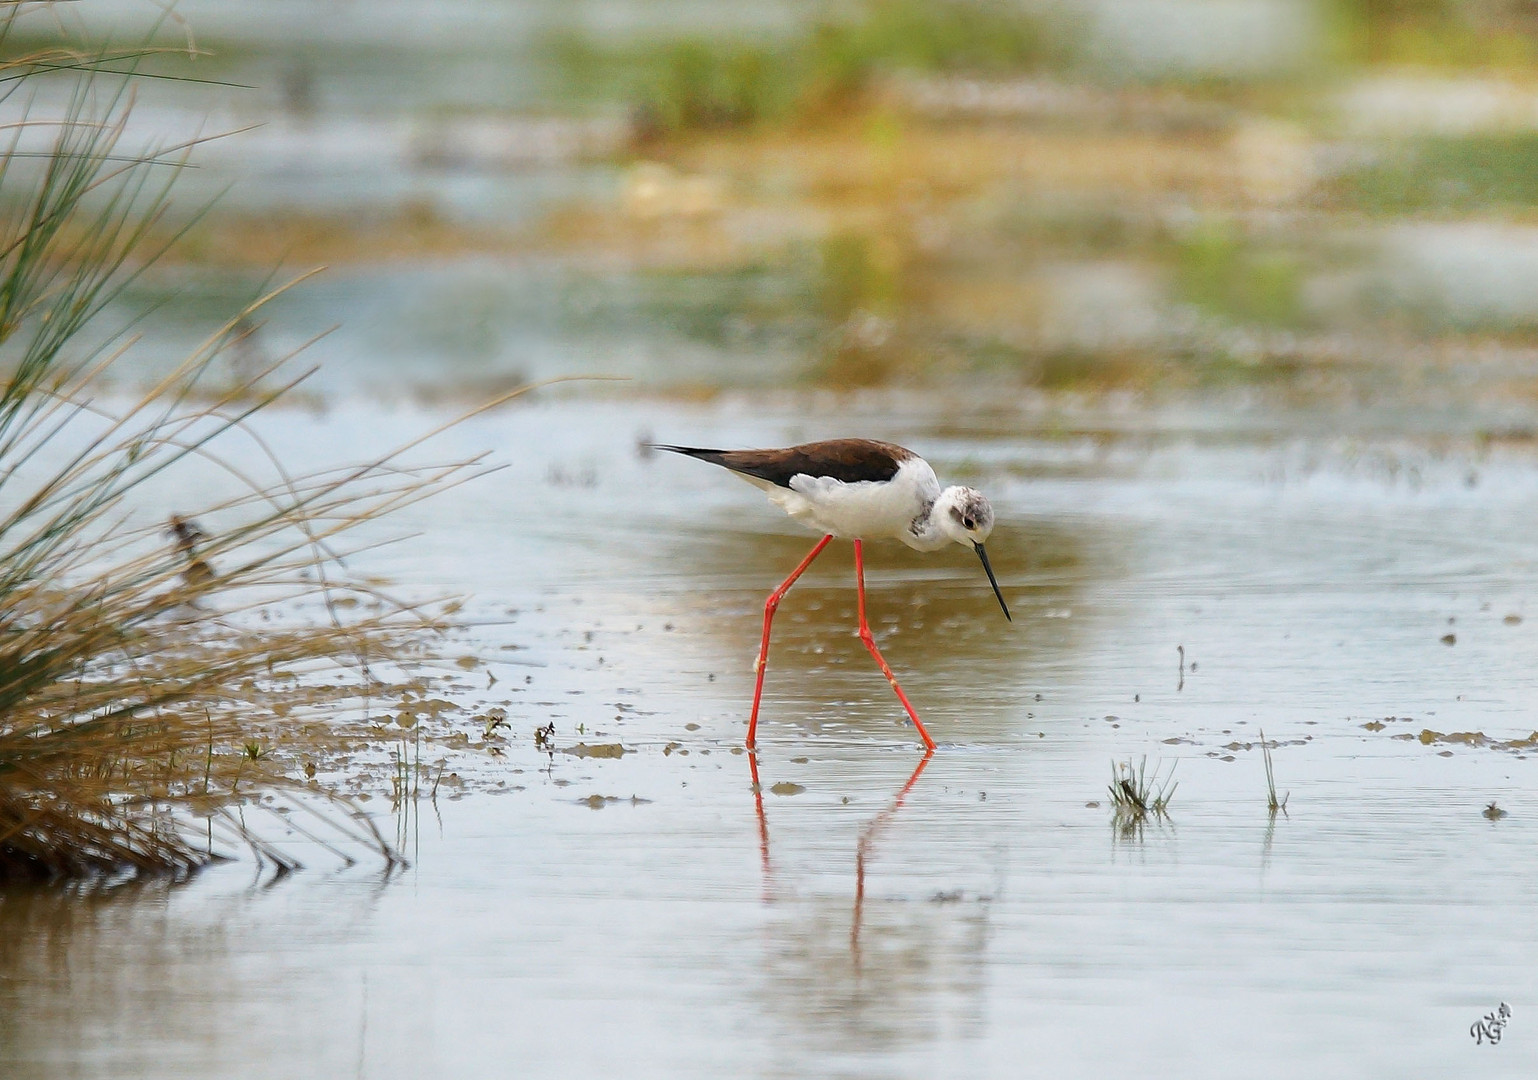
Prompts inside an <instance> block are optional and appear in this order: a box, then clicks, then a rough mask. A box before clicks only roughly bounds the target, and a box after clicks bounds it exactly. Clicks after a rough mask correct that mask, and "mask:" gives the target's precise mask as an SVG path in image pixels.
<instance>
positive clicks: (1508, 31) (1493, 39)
mask: <svg viewBox="0 0 1538 1080" xmlns="http://www.w3.org/2000/svg"><path fill="white" fill-rule="evenodd" d="M1325 12H1326V16H1327V22H1328V24H1329V26H1330V29H1331V30H1332V32H1333V33H1332V36H1333V38H1334V39H1335V42H1336V49H1337V51H1338V52H1339V53H1340V54H1341V57H1342V59H1344V60H1346V61H1348V62H1350V63H1358V64H1413V65H1420V66H1442V67H1502V68H1510V67H1530V66H1532V65H1533V63H1534V61H1535V59H1538V4H1534V3H1532V0H1331V2H1330V3H1329V4H1328V5H1327V6H1326V8H1325Z"/></svg>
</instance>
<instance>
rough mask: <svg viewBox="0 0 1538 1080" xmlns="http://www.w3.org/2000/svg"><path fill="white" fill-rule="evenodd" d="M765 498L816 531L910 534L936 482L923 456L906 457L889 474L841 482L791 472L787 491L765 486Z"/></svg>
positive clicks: (930, 500)
mask: <svg viewBox="0 0 1538 1080" xmlns="http://www.w3.org/2000/svg"><path fill="white" fill-rule="evenodd" d="M768 490H769V501H770V502H772V503H774V504H775V505H776V506H778V507H780V509H782V510H784V511H785V512H786V513H787V514H789V515H790V516H791V517H792V518H794V519H795V520H796V521H799V522H801V523H802V524H803V525H806V526H807V527H808V528H811V529H815V530H817V531H818V532H824V533H832V534H833V535H834V536H839V537H844V538H846V539H857V538H858V539H875V538H878V537H888V536H890V537H896V538H898V539H906V538H908V537H909V536H910V535H911V534H910V532H909V528H910V526H911V525H912V524H913V519H914V518H915V517H917V516H918V515H920V514H922V513H924V512H925V510H926V509H927V508H928V507H929V506H930V505H931V504H932V503H933V502H934V501H935V499H936V498H938V497H939V494H940V481H939V480H938V479H936V477H935V471H934V470H933V469H931V468H930V467H929V463H928V462H926V461H924V460H923V459H922V458H909V459H908V460H907V461H905V462H903V463H902V464H901V465H899V466H898V467H897V474H896V475H895V476H893V477H892V479H890V480H887V481H883V482H880V483H876V482H871V481H859V482H857V483H853V484H846V483H844V482H843V481H841V480H831V479H829V478H827V477H825V476H808V475H806V474H804V473H803V474H801V475H798V476H793V477H791V481H790V490H788V491H787V490H786V489H785V488H782V487H770V488H769V489H768Z"/></svg>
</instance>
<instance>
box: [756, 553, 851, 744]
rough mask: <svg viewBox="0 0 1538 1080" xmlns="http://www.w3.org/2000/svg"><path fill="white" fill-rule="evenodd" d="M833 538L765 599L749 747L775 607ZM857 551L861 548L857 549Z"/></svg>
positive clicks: (802, 561)
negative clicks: (762, 637)
mask: <svg viewBox="0 0 1538 1080" xmlns="http://www.w3.org/2000/svg"><path fill="white" fill-rule="evenodd" d="M832 539H833V535H832V534H831V533H830V534H828V535H827V536H824V537H823V538H822V539H821V540H819V541H817V546H816V547H814V548H813V549H812V553H811V554H810V555H808V556H807V557H806V558H804V559H802V560H801V565H800V566H798V567H796V568H795V569H794V570H792V571H791V573H790V577H788V578H786V579H785V581H784V583H782V584H781V585H780V587H779V588H778V589H775V590H774V592H772V593H770V594H769V599H767V600H765V601H764V640H763V642H762V643H760V644H759V646H758V662H757V663H756V664H754V665H753V670H754V671H756V672H758V682H757V684H756V685H754V687H753V714H752V715H751V716H750V717H748V749H749V750H751V749H753V743H754V738H755V736H756V735H757V733H758V702H759V700H760V699H761V698H762V697H763V696H764V672H765V671H766V670H767V669H768V667H769V627H770V625H771V624H772V623H773V622H774V612H775V609H776V608H778V607H779V606H780V601H781V600H782V599H784V597H785V594H786V593H788V592H790V587H791V586H792V585H794V584H795V583H796V579H797V578H798V577H800V576H801V575H802V574H803V573H805V572H806V568H807V567H808V566H811V565H812V560H813V559H815V558H817V556H819V555H821V554H822V549H823V548H825V547H827V546H828V541H830V540H832ZM855 550H856V551H858V550H859V548H856V549H855Z"/></svg>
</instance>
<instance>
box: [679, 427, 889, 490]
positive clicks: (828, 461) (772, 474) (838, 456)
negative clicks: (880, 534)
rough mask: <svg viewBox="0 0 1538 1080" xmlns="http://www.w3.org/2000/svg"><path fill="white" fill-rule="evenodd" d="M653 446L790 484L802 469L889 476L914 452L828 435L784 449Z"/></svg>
mask: <svg viewBox="0 0 1538 1080" xmlns="http://www.w3.org/2000/svg"><path fill="white" fill-rule="evenodd" d="M654 449H657V450H671V451H672V452H673V453H675V454H687V455H688V456H689V457H692V458H699V459H700V460H701V461H708V462H710V463H711V464H713V465H720V466H722V467H723V468H727V469H731V470H732V471H733V472H739V473H743V474H744V475H746V476H756V477H758V478H759V479H760V480H767V481H769V482H770V483H771V484H774V485H776V486H777V487H787V488H788V487H790V478H791V477H793V476H799V475H801V474H803V473H804V474H806V475H807V476H826V477H828V478H830V479H833V480H842V481H843V482H844V483H846V484H854V483H858V482H859V481H861V480H890V479H892V477H894V476H896V475H897V467H898V466H899V465H901V464H902V463H903V462H905V461H907V460H908V459H909V458H911V457H913V456H914V454H913V451H912V450H905V449H904V448H903V447H901V446H897V445H895V444H893V443H886V442H876V441H875V440H874V439H828V440H827V441H825V442H814V443H802V444H801V445H800V446H787V447H785V448H784V449H782V450H705V449H702V448H700V447H697V446H657V447H654Z"/></svg>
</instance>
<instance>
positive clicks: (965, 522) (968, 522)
mask: <svg viewBox="0 0 1538 1080" xmlns="http://www.w3.org/2000/svg"><path fill="white" fill-rule="evenodd" d="M976 524H977V522H975V521H973V520H972V519H971V518H962V519H961V527H962V528H963V529H971V528H973V527H974V526H975V525H976Z"/></svg>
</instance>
